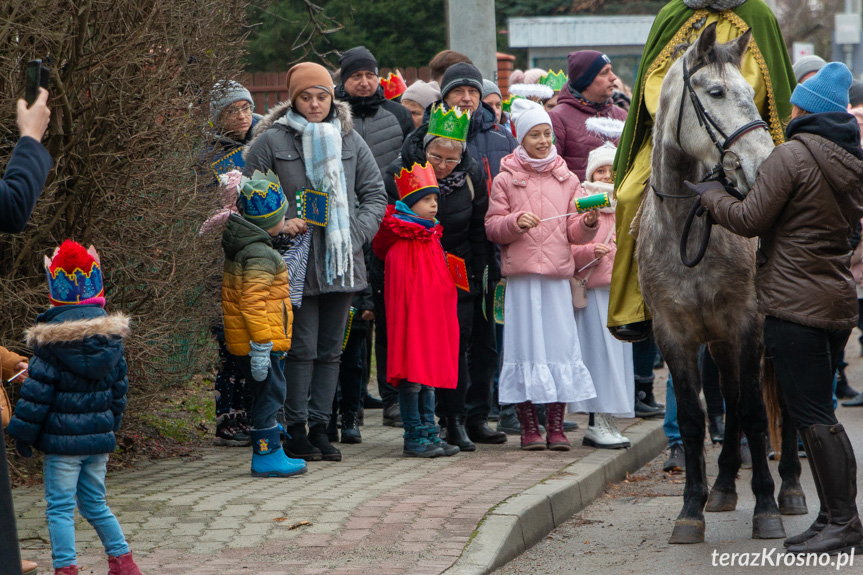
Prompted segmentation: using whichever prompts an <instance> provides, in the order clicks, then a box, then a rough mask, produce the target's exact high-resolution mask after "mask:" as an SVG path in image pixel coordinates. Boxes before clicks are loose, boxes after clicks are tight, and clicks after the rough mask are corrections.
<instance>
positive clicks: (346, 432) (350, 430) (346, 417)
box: [342, 411, 363, 443]
mask: <svg viewBox="0 0 863 575" xmlns="http://www.w3.org/2000/svg"><path fill="white" fill-rule="evenodd" d="M362 442H363V436H362V435H360V427H359V424H358V422H357V414H356V413H355V412H353V411H346V412H345V413H343V414H342V443H362Z"/></svg>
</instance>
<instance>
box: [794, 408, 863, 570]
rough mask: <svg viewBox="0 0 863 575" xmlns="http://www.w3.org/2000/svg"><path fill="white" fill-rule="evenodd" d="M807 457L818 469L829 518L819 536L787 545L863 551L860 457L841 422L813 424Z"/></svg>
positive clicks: (812, 550)
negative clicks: (858, 473) (858, 511)
mask: <svg viewBox="0 0 863 575" xmlns="http://www.w3.org/2000/svg"><path fill="white" fill-rule="evenodd" d="M803 434H804V436H805V437H806V443H807V445H808V451H807V456H808V458H809V460H810V461H812V463H813V464H814V466H815V469H816V471H817V472H818V478H819V480H820V481H821V488H822V490H823V497H824V504H825V506H826V507H827V513H828V515H829V521H828V523H827V525H825V526H824V529H822V530H821V531H820V532H819V533H818V534H817V535H815V536H814V537H812V538H811V539H808V540H806V541H804V542H803V543H800V544H798V545H792V546H790V547H788V552H789V553H829V554H831V555H835V554H838V553H850V552H852V551H853V552H855V553H860V552H863V524H861V523H860V516H859V515H858V514H857V502H856V500H857V460H856V459H855V458H854V449H853V448H852V447H851V442H850V441H849V440H848V435H847V434H846V433H845V428H844V427H842V424H841V423H836V424H834V425H810V426H809V427H808V428H807V429H806V430H805V431H804V432H803Z"/></svg>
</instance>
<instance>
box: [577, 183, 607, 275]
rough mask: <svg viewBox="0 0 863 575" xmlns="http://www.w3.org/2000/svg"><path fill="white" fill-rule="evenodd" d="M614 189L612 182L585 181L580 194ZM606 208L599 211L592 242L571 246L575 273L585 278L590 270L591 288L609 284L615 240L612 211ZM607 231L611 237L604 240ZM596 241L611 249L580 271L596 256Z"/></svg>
mask: <svg viewBox="0 0 863 575" xmlns="http://www.w3.org/2000/svg"><path fill="white" fill-rule="evenodd" d="M613 191H614V184H604V183H602V182H585V183H584V186H583V187H582V189H581V195H583V196H590V195H593V194H601V193H602V192H608V193H609V194H611V193H612V192H613ZM607 209H608V208H605V209H602V210H600V212H599V220H598V221H597V230H596V236H594V238H593V240H594V241H593V242H591V243H589V244H582V245H578V246H572V257H573V259H574V260H575V270H576V273H575V275H576V276H578V277H581V278H586V277H587V274H588V273H589V272H590V270H593V273H591V274H590V277H589V278H588V280H587V289H592V288H607V287H608V286H610V285H611V268H612V267H613V264H614V256H615V254H617V242H616V241H614V240H615V235H614V233H613V230H614V211H606V210H607ZM609 232H611V233H612V235H611V239H610V240H609V241H608V242H606V241H605V239H606V238H607V237H608V234H609ZM598 243H606V244H607V245H608V247H610V248H611V251H610V252H608V254H606V255H605V256H603V258H602V259H601V260H599V261H598V262H596V263H594V264H593V265H591V266H590V267H589V268H587V269H585V270H584V271H582V272H581V273H578V270H580V269H581V268H583V267H584V266H586V265H587V264H589V263H590V262H591V261H593V259H594V258H595V257H596V256H594V255H593V249H594V246H596V244H598Z"/></svg>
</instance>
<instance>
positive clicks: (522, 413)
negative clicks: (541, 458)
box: [515, 401, 545, 451]
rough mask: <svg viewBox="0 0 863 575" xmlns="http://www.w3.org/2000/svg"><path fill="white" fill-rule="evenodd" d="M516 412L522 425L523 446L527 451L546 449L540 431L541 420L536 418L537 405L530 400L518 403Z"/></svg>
mask: <svg viewBox="0 0 863 575" xmlns="http://www.w3.org/2000/svg"><path fill="white" fill-rule="evenodd" d="M515 413H516V415H518V422H519V424H520V425H521V448H522V449H524V450H525V451H542V450H543V449H545V440H543V438H542V434H541V433H540V432H539V421H537V418H536V406H535V405H534V404H532V403H531V402H529V401H525V402H524V403H517V404H515Z"/></svg>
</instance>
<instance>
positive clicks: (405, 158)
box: [384, 124, 492, 296]
mask: <svg viewBox="0 0 863 575" xmlns="http://www.w3.org/2000/svg"><path fill="white" fill-rule="evenodd" d="M427 131H428V124H424V125H422V126H420V127H419V128H417V129H416V131H414V132H413V133H412V134H411V135H410V136H408V139H407V140H405V143H404V145H403V146H402V152H401V155H400V156H399V157H398V158H397V159H396V160H395V161H394V162H393V163H392V164H390V165H389V166H388V167H387V168H386V169H385V170H384V186H385V187H386V189H387V201H388V202H389V203H390V204H395V203H396V200H398V199H399V194H398V191H397V190H396V184H395V179H394V177H395V175H396V174H398V173H399V172H400V171H401V170H402V167H405V168H408V169H410V168H411V166H413V165H414V164H415V163H420V164H424V163H426V154H425V149H424V148H423V138H424V137H425V135H426V133H427ZM459 174H464V175H465V179H464V182H463V183H462V184H461V185H460V186H457V187H455V189H453V190H452V191H450V192H448V193H447V192H445V191H444V190H441V198H440V202H439V203H438V213H437V219H438V220H439V221H440V223H441V226H443V236H442V237H441V244H443V249H444V251H446V252H447V253H450V254H453V255H456V256H458V257H460V258H463V259H464V261H465V265H466V267H467V270H468V275H469V276H470V280H471V294H472V295H473V294H478V293H479V292H480V290H481V289H482V276H483V270H484V269H485V266H486V265H488V256H489V253H490V252H491V249H492V244H491V242H489V241H488V239H487V238H486V235H485V213H486V211H488V191H487V189H486V187H485V177H484V176H483V173H482V170H481V169H480V167H479V164H477V162H476V161H474V160H473V158H471V157H470V153H469V152H465V153H464V154H463V155H462V159H461V162H460V163H459V164H458V165H457V166H456V167H455V169H454V170H453V171H452V174H450V176H448V178H453V177H455V178H457V177H458V175H459ZM468 179H470V182H471V183H472V185H473V191H471V189H470V188H471V186H470V185H469V184H468ZM463 294H464V295H466V294H467V292H464V291H461V290H459V296H462V295H463Z"/></svg>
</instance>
